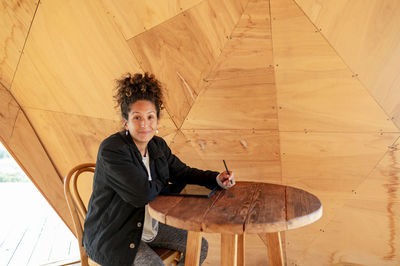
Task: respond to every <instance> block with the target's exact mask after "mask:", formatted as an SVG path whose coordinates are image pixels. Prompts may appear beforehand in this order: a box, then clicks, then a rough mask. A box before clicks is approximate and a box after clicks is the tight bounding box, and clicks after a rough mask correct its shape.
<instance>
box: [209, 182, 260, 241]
mask: <svg viewBox="0 0 400 266" xmlns="http://www.w3.org/2000/svg"><path fill="white" fill-rule="evenodd" d="M255 189H256V186H255V185H254V184H252V183H241V184H240V185H236V186H234V187H232V188H230V189H228V190H225V191H223V192H224V193H223V194H222V196H221V197H220V198H219V199H218V201H217V202H216V203H215V204H214V205H213V206H212V208H211V209H210V210H209V211H208V212H207V214H206V215H205V217H204V220H203V225H202V229H203V231H204V232H208V233H214V232H220V233H228V234H242V233H243V230H244V223H245V222H246V218H247V213H248V212H249V209H250V206H251V203H252V199H253V194H254V191H255Z"/></svg>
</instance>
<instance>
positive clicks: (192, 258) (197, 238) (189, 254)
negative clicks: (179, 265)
mask: <svg viewBox="0 0 400 266" xmlns="http://www.w3.org/2000/svg"><path fill="white" fill-rule="evenodd" d="M187 243H188V245H187V246H186V256H185V264H188V265H193V266H198V265H199V263H200V252H201V232H193V231H189V232H188V237H187Z"/></svg>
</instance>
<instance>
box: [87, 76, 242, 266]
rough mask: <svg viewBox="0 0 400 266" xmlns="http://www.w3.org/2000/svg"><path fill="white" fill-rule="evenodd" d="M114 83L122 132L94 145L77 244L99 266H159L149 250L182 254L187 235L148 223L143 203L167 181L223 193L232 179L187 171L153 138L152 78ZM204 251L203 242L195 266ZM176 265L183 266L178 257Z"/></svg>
mask: <svg viewBox="0 0 400 266" xmlns="http://www.w3.org/2000/svg"><path fill="white" fill-rule="evenodd" d="M117 84H118V85H117V93H116V95H115V96H114V97H115V99H116V101H117V103H118V105H119V107H120V109H121V115H122V118H123V123H124V129H125V130H124V131H122V132H118V133H115V134H113V135H111V136H110V137H108V138H107V139H105V140H104V141H103V142H102V143H101V145H100V148H99V151H98V155H97V163H96V171H95V174H94V182H93V193H92V196H91V198H90V201H89V207H88V213H87V216H86V220H85V225H84V236H83V244H84V247H85V250H86V252H87V254H88V256H89V257H90V258H91V259H92V260H94V261H95V262H97V263H99V264H101V265H152V266H154V265H164V264H163V263H162V261H161V259H160V257H159V256H158V255H157V254H156V253H155V252H154V251H153V250H152V249H151V248H150V247H159V248H169V249H174V250H179V251H181V252H184V251H185V248H186V239H187V231H184V230H181V229H177V228H173V227H171V226H167V225H164V224H162V223H158V222H157V221H156V220H154V219H152V218H151V216H150V215H149V213H148V208H147V204H148V203H149V202H150V201H152V200H153V199H154V198H155V197H157V195H158V194H159V193H160V192H161V191H162V190H163V188H165V186H166V185H167V184H168V182H171V183H175V182H185V183H191V184H199V185H204V186H210V187H211V186H215V185H216V184H219V185H220V186H221V187H223V188H228V187H230V186H233V185H234V184H235V183H234V180H233V178H234V175H233V173H232V172H230V173H227V172H222V173H220V174H219V173H218V172H213V171H202V170H199V169H195V168H191V167H188V166H186V165H185V164H184V163H182V162H181V161H180V160H179V159H178V158H177V157H176V156H175V155H173V154H172V153H171V150H170V149H169V147H168V145H167V144H166V143H165V141H164V140H163V139H162V138H160V137H158V136H155V135H156V134H157V132H158V130H157V127H158V121H159V118H160V110H161V106H162V91H161V85H160V83H159V81H157V80H156V79H155V77H154V75H150V74H148V73H145V74H144V75H142V74H134V75H130V74H127V75H126V76H125V77H123V78H122V79H120V80H118V81H117ZM231 180H232V182H230V181H231ZM207 247H208V245H207V241H206V240H205V239H203V240H202V247H201V249H202V251H201V255H200V262H201V263H202V262H203V261H204V259H205V258H206V256H207ZM179 265H184V257H183V258H182V259H181V261H180V264H179Z"/></svg>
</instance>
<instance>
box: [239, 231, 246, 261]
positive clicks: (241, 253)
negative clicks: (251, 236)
mask: <svg viewBox="0 0 400 266" xmlns="http://www.w3.org/2000/svg"><path fill="white" fill-rule="evenodd" d="M237 237H238V240H237V266H244V265H245V261H246V256H245V251H246V237H245V234H241V235H238V236H237Z"/></svg>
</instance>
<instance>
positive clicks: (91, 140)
mask: <svg viewBox="0 0 400 266" xmlns="http://www.w3.org/2000/svg"><path fill="white" fill-rule="evenodd" d="M26 113H27V115H28V117H29V119H30V121H31V122H32V124H33V125H34V127H35V130H36V132H37V133H38V135H39V136H45V137H44V138H42V143H43V146H44V147H45V148H46V150H47V152H48V153H49V155H50V157H51V158H52V159H53V162H54V164H55V165H56V167H57V169H58V170H59V172H60V173H61V175H62V176H63V177H64V176H65V175H66V174H67V173H68V171H69V170H70V169H71V168H72V167H74V166H76V165H78V164H80V163H83V162H96V156H97V151H98V148H99V145H100V143H101V141H102V140H103V139H105V138H106V137H108V136H109V135H111V134H114V133H115V132H118V131H120V130H122V129H123V128H122V123H121V122H120V121H119V120H117V121H115V120H107V119H100V118H92V117H87V116H77V115H71V114H63V113H58V112H51V111H43V110H37V109H29V108H26ZM167 115H168V114H165V113H163V117H164V118H163V119H162V120H161V123H160V126H159V128H160V132H159V135H160V136H167V135H169V134H172V133H174V132H175V130H176V128H175V126H174V125H173V124H172V121H171V120H170V119H168V116H167Z"/></svg>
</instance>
